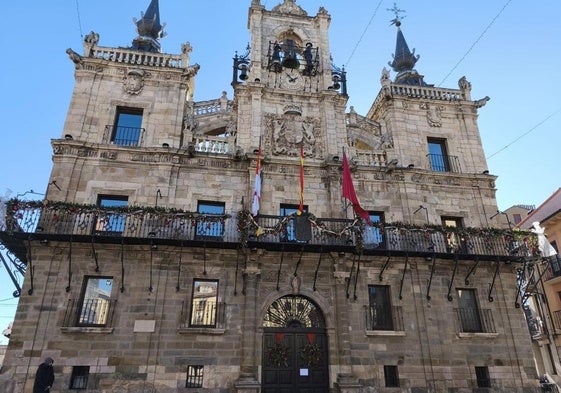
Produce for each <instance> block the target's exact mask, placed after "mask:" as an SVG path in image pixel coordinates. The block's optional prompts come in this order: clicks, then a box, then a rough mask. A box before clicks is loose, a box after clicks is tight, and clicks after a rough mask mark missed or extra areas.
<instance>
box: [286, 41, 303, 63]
mask: <svg viewBox="0 0 561 393" xmlns="http://www.w3.org/2000/svg"><path fill="white" fill-rule="evenodd" d="M283 51H284V58H283V60H282V66H283V67H285V68H292V69H298V68H300V62H299V61H298V58H297V57H296V45H295V44H294V41H293V40H286V41H285V42H284V45H283Z"/></svg>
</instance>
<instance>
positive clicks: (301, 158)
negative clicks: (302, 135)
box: [298, 141, 304, 214]
mask: <svg viewBox="0 0 561 393" xmlns="http://www.w3.org/2000/svg"><path fill="white" fill-rule="evenodd" d="M298 211H299V212H300V213H299V214H302V213H303V212H304V142H303V141H302V142H301V143H300V203H299V205H298Z"/></svg>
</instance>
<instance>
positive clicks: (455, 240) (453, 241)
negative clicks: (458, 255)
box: [442, 216, 468, 253]
mask: <svg viewBox="0 0 561 393" xmlns="http://www.w3.org/2000/svg"><path fill="white" fill-rule="evenodd" d="M442 226H443V227H452V228H462V227H463V224H462V218H461V217H447V216H443V217H442ZM446 241H447V243H448V252H458V251H461V252H463V253H467V251H468V250H467V247H466V244H465V242H464V241H463V240H462V237H461V236H459V235H458V234H456V233H449V234H448V236H447V237H446Z"/></svg>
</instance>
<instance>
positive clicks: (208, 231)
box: [195, 201, 226, 240]
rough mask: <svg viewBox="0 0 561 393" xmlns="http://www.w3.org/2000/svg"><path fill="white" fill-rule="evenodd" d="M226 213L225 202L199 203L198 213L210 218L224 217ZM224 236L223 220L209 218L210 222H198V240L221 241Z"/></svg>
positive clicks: (196, 237) (196, 236)
mask: <svg viewBox="0 0 561 393" xmlns="http://www.w3.org/2000/svg"><path fill="white" fill-rule="evenodd" d="M225 211H226V207H225V204H224V203H223V202H208V201H199V203H198V205H197V212H198V213H199V214H205V215H208V216H212V215H217V216H223V215H224V213H225ZM223 234H224V222H223V221H222V219H213V217H209V219H208V220H203V221H198V222H197V232H196V234H195V239H196V240H207V239H208V240H221V239H222V235H223Z"/></svg>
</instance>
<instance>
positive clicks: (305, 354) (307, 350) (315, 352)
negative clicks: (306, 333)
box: [300, 343, 322, 367]
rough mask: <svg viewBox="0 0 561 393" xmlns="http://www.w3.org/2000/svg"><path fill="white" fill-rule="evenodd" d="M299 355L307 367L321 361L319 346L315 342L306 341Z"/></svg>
mask: <svg viewBox="0 0 561 393" xmlns="http://www.w3.org/2000/svg"><path fill="white" fill-rule="evenodd" d="M300 357H301V358H302V361H303V362H304V365H306V366H308V367H312V366H317V365H318V364H320V363H321V359H322V354H321V348H320V347H319V345H317V344H312V343H308V344H306V345H304V346H303V347H302V351H301V352H300Z"/></svg>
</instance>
